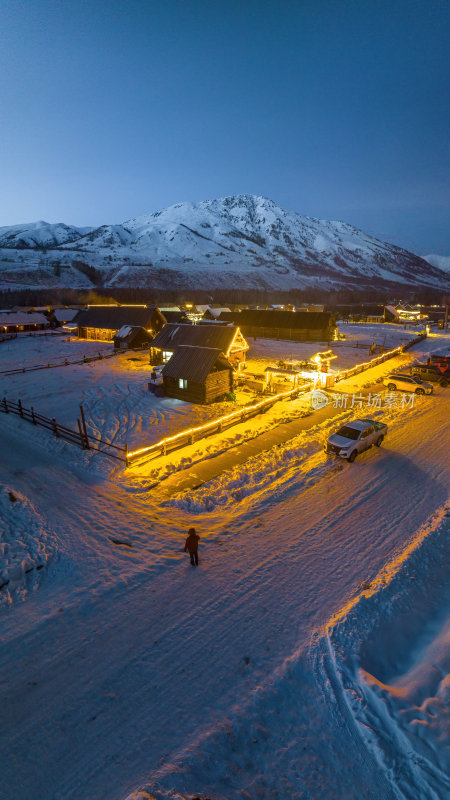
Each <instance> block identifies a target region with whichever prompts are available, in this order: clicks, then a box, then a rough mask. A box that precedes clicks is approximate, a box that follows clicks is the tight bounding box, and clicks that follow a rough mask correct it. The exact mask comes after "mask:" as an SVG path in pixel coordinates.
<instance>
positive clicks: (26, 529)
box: [0, 486, 57, 605]
mask: <svg viewBox="0 0 450 800" xmlns="http://www.w3.org/2000/svg"><path fill="white" fill-rule="evenodd" d="M56 549H57V548H56V539H55V536H54V535H53V534H51V533H49V531H48V530H47V529H46V528H45V525H44V522H43V520H42V518H41V517H40V515H39V514H38V512H37V511H36V509H35V508H34V507H33V505H32V504H31V503H30V502H29V501H28V500H27V498H26V497H24V496H23V495H21V494H19V493H18V492H17V491H16V490H14V491H12V490H11V489H9V488H7V487H5V486H2V487H0V605H10V604H11V603H12V602H13V601H14V600H17V599H24V598H25V597H26V595H27V594H28V593H29V592H30V591H35V590H36V589H37V587H38V585H39V582H40V580H41V577H42V575H43V572H44V571H45V568H46V567H47V566H48V564H49V563H50V561H51V560H52V559H53V558H54V557H55V554H56Z"/></svg>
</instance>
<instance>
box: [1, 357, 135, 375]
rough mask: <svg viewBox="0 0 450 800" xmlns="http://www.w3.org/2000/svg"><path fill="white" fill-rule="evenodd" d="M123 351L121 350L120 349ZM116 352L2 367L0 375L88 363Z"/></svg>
mask: <svg viewBox="0 0 450 800" xmlns="http://www.w3.org/2000/svg"><path fill="white" fill-rule="evenodd" d="M122 352H123V351H122ZM115 355H117V353H98V354H97V355H95V356H83V357H82V358H78V359H76V360H75V361H69V359H67V358H66V359H65V360H64V361H59V362H55V363H54V364H50V362H48V363H47V364H33V366H31V367H17V368H16V369H3V370H0V375H18V374H20V373H22V372H35V371H36V370H39V369H55V368H56V367H69V366H70V365H71V364H88V363H89V362H91V361H101V360H102V359H103V358H113V357H114V356H115Z"/></svg>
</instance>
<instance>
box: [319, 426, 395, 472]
mask: <svg viewBox="0 0 450 800" xmlns="http://www.w3.org/2000/svg"><path fill="white" fill-rule="evenodd" d="M386 433H387V425H386V424H385V423H384V422H378V421H377V420H374V419H354V420H352V421H351V422H347V424H346V425H343V426H342V428H339V430H337V431H336V433H333V434H332V435H331V436H330V437H329V438H328V440H327V443H326V445H325V450H326V451H327V453H335V454H336V455H338V456H340V457H341V458H346V459H347V461H351V462H353V461H354V460H355V458H356V456H357V455H358V454H359V453H362V452H363V451H364V450H368V449H369V447H372V445H373V444H375V445H376V446H377V447H379V446H380V445H381V442H382V441H383V439H384V437H385V436H386Z"/></svg>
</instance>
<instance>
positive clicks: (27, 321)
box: [0, 311, 49, 326]
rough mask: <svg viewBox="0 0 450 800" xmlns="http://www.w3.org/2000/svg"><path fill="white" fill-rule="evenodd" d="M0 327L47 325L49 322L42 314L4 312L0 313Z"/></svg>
mask: <svg viewBox="0 0 450 800" xmlns="http://www.w3.org/2000/svg"><path fill="white" fill-rule="evenodd" d="M0 325H5V326H6V325H49V321H48V319H47V317H46V316H45V315H44V314H39V313H31V314H27V313H25V312H24V311H5V312H0Z"/></svg>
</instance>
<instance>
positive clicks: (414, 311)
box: [384, 303, 427, 322]
mask: <svg viewBox="0 0 450 800" xmlns="http://www.w3.org/2000/svg"><path fill="white" fill-rule="evenodd" d="M426 318H427V315H426V314H421V312H420V309H419V308H413V307H412V306H410V305H409V304H408V303H397V305H395V306H394V305H387V306H385V307H384V319H385V321H386V322H420V321H421V320H423V319H426Z"/></svg>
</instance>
